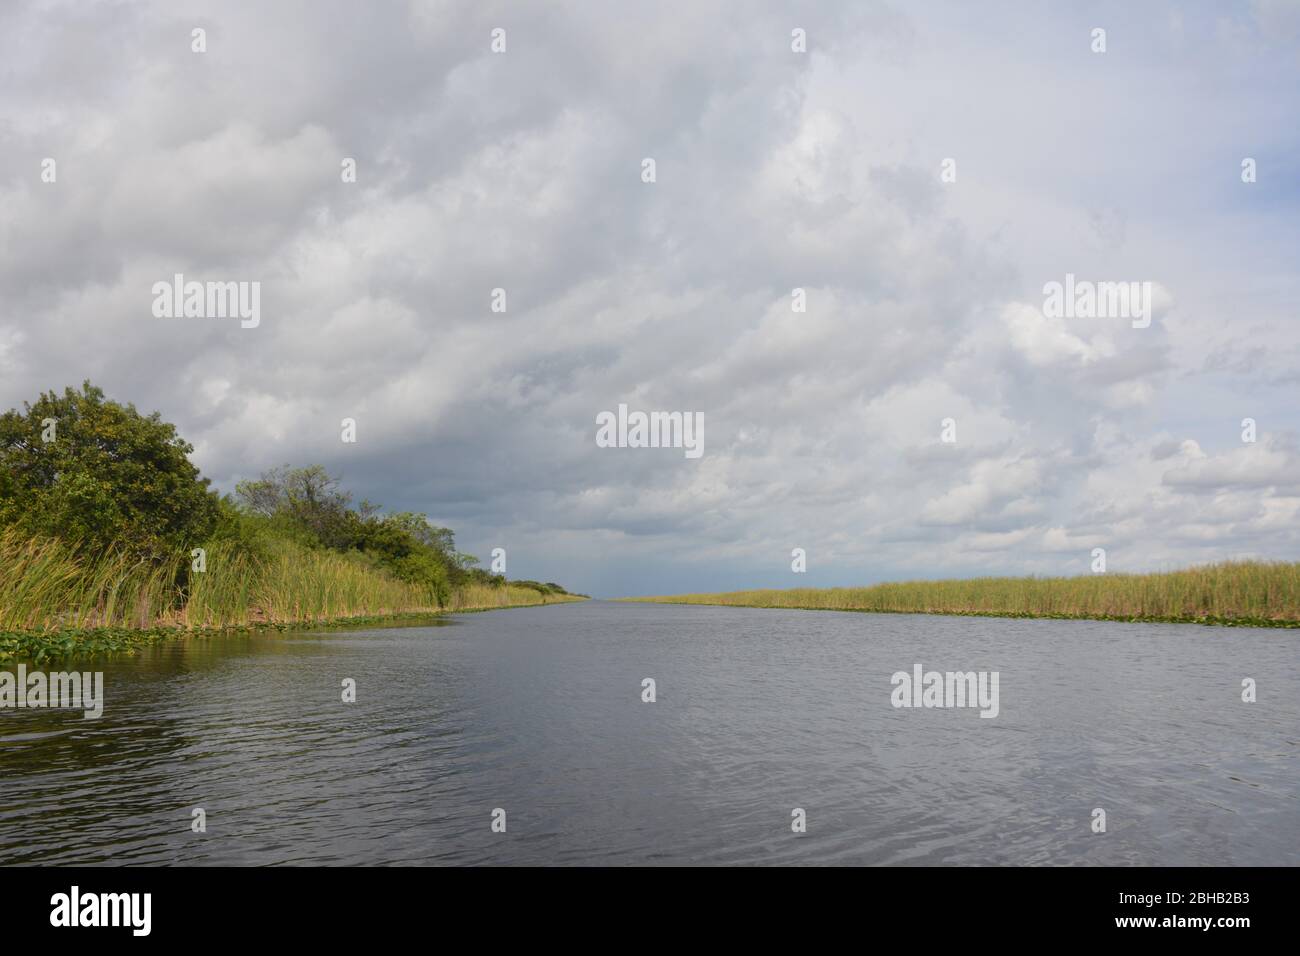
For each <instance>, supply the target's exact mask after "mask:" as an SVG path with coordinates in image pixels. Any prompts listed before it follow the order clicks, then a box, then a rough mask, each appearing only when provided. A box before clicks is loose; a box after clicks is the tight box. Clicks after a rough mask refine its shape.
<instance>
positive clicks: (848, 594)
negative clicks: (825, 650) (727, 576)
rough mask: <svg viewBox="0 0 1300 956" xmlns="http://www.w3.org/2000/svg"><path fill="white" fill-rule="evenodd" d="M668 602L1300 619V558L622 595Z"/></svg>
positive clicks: (1231, 620)
mask: <svg viewBox="0 0 1300 956" xmlns="http://www.w3.org/2000/svg"><path fill="white" fill-rule="evenodd" d="M622 600H626V601H649V602H656V603H666V604H720V605H729V606H735V607H766V608H803V609H810V610H834V611H876V612H892V613H914V614H971V615H986V616H993V617H1055V618H1094V619H1105V620H1125V621H1192V622H1200V623H1209V624H1240V625H1255V626H1282V627H1297V626H1300V563H1295V562H1268V561H1231V562H1224V563H1220V564H1210V565H1205V566H1202V567H1195V568H1188V569H1186V570H1181V571H1166V572H1158V573H1152V574H1111V573H1107V574H1089V575H1083V576H1080V577H1071V578H1038V577H1028V578H969V579H965V580H952V581H902V582H897V583H891V584H876V585H873V586H871V587H861V588H789V589H786V590H761V591H732V592H728V593H722V594H677V595H669V596H663V597H641V598H623V599H622Z"/></svg>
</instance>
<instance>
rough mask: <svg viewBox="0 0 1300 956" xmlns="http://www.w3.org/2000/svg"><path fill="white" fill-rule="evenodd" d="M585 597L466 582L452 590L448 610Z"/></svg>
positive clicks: (558, 601)
mask: <svg viewBox="0 0 1300 956" xmlns="http://www.w3.org/2000/svg"><path fill="white" fill-rule="evenodd" d="M585 600H586V598H584V597H579V596H577V595H574V594H543V593H542V592H541V591H535V590H533V589H532V588H522V587H518V586H516V585H513V584H508V585H506V586H505V587H492V586H490V585H487V584H467V585H466V586H465V587H463V588H460V589H458V590H456V591H453V592H452V595H451V603H450V604H449V605H448V606H447V610H449V611H487V610H490V609H492V608H496V607H525V606H528V605H533V604H564V603H567V602H570V601H585Z"/></svg>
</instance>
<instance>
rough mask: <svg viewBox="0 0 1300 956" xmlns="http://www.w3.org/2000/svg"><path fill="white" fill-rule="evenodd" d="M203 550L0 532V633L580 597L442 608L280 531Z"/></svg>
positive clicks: (355, 559) (359, 560)
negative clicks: (146, 554)
mask: <svg viewBox="0 0 1300 956" xmlns="http://www.w3.org/2000/svg"><path fill="white" fill-rule="evenodd" d="M205 550H206V552H207V554H206V570H205V571H203V572H202V573H187V572H188V563H189V558H188V557H178V558H176V559H174V560H169V561H162V562H147V561H143V560H141V559H138V558H133V557H131V556H129V555H128V554H126V553H125V552H120V551H107V552H103V553H98V554H94V553H89V552H87V551H86V550H84V549H80V548H77V547H76V546H73V545H69V544H66V543H64V542H61V541H58V540H54V539H44V540H41V539H33V538H30V537H27V536H25V535H22V534H19V533H17V532H15V531H14V530H13V529H3V530H0V631H45V632H52V631H67V630H83V629H90V628H110V627H117V628H151V627H160V626H161V627H167V626H174V627H179V628H213V627H230V626H241V625H250V624H281V623H283V624H289V623H304V622H308V623H311V622H325V621H337V620H343V619H346V618H352V617H373V616H381V615H387V614H403V613H411V612H423V611H428V612H436V611H439V610H477V609H482V608H492V607H509V606H512V605H520V604H547V603H554V602H556V601H560V600H577V599H576V598H570V597H568V596H567V595H544V594H541V593H540V592H538V591H536V590H533V589H532V588H524V587H516V586H513V585H510V586H505V587H491V586H487V585H474V584H471V585H468V586H466V587H464V588H462V589H460V590H457V591H453V593H452V597H451V602H450V606H449V607H448V608H440V607H439V603H438V596H437V594H436V593H434V591H433V590H432V589H431V588H427V587H423V586H420V585H415V584H410V583H407V582H405V581H400V580H398V579H397V578H395V577H393V576H392V575H390V574H388V573H387V572H385V571H383V570H381V569H379V568H377V567H375V566H374V565H372V564H371V563H369V562H368V561H367V560H366V559H365V558H364V557H362V556H361V555H357V554H340V553H338V552H333V551H321V550H313V549H309V548H305V547H302V546H300V545H297V544H294V543H293V542H290V541H285V540H280V539H271V540H269V541H267V542H265V543H264V544H263V545H262V546H261V548H260V550H259V553H254V552H252V551H249V550H247V549H246V548H244V547H241V546H239V545H237V544H235V543H233V542H216V543H212V544H210V545H208V546H207V548H206V549H205ZM178 582H185V583H182V584H178Z"/></svg>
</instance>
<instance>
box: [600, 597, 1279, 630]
mask: <svg viewBox="0 0 1300 956" xmlns="http://www.w3.org/2000/svg"><path fill="white" fill-rule="evenodd" d="M608 600H612V601H618V602H623V603H627V604H673V605H677V606H679V607H736V608H750V609H753V610H757V611H829V612H833V613H840V614H928V615H935V616H938V617H1001V618H1007V619H1009V620H1017V621H1019V620H1043V621H1110V622H1112V623H1117V624H1201V625H1204V626H1206V627H1255V628H1261V629H1272V630H1279V629H1280V630H1294V629H1297V628H1300V620H1293V619H1288V618H1255V617H1245V616H1242V617H1215V616H1213V615H1204V616H1201V617H1193V616H1185V617H1172V616H1171V617H1157V616H1153V615H1121V614H1082V613H1080V614H1070V613H1062V612H1050V613H1049V612H1043V613H1039V612H1035V611H973V610H941V609H914V608H874V607H816V606H814V605H811V604H742V603H739V602H735V601H704V600H690V601H687V600H679V599H676V598H674V597H662V598H660V597H628V598H609V599H608Z"/></svg>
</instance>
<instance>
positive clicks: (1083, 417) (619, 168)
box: [0, 0, 1300, 596]
mask: <svg viewBox="0 0 1300 956" xmlns="http://www.w3.org/2000/svg"><path fill="white" fill-rule="evenodd" d="M196 29H198V30H202V31H203V33H202V34H201V38H202V40H201V42H200V41H199V40H198V39H197V38H196V36H195V34H194V31H195V30H196ZM1098 29H1101V30H1104V31H1105V34H1104V46H1105V49H1104V51H1100V50H1098V49H1097V47H1098V45H1099V41H1098V35H1097V34H1096V33H1095V31H1096V30H1098ZM496 30H501V31H504V34H496V38H497V39H496V41H495V45H496V46H497V47H498V48H499V47H500V46H501V45H502V41H504V50H500V51H499V52H498V51H495V50H494V49H493V46H494V31H496ZM795 31H803V32H802V36H803V37H805V38H806V40H805V42H804V45H805V47H806V49H805V50H803V51H799V50H796V49H794V48H795V47H797V46H800V43H799V41H798V38H797V36H796V34H795ZM196 45H199V46H202V47H203V50H202V52H199V51H197V50H196V48H195V47H196ZM0 77H2V80H0V253H2V254H0V408H10V407H21V405H22V403H23V402H24V401H30V400H34V399H35V398H36V397H37V395H38V394H40V393H41V392H43V391H46V390H50V389H56V390H59V391H62V389H63V388H64V387H66V386H69V385H78V384H80V383H81V382H82V381H83V380H86V379H89V380H91V381H92V382H94V383H95V384H96V385H99V386H100V387H102V388H103V389H104V390H105V391H106V392H107V393H108V395H109V396H110V397H112V398H115V399H117V400H119V401H122V402H132V403H134V404H135V405H136V406H137V408H139V409H140V410H141V411H144V412H152V411H159V412H160V413H161V414H162V416H163V418H164V419H166V420H168V421H171V422H173V423H175V424H176V426H177V427H178V429H179V431H180V433H181V435H182V436H184V437H185V438H186V439H187V440H188V441H190V442H191V443H192V444H193V445H194V449H195V450H194V454H193V456H192V457H193V459H194V461H195V463H196V464H197V465H198V466H199V467H200V469H201V470H202V472H203V474H204V475H206V476H207V477H209V478H211V479H212V481H213V484H214V486H215V487H217V488H218V489H220V490H222V491H231V490H233V488H234V486H235V483H236V482H237V481H239V480H241V479H243V478H247V477H251V476H255V475H257V474H258V473H260V472H261V471H263V470H265V469H267V468H270V467H273V466H276V465H280V464H284V463H292V464H307V463H312V462H319V463H322V464H324V465H326V466H327V467H328V468H329V469H330V470H331V471H332V472H333V473H335V474H337V475H338V476H339V477H340V478H341V479H342V481H343V484H344V485H345V486H346V487H347V488H349V489H351V490H352V491H353V492H354V494H355V495H356V497H357V498H358V499H360V498H367V499H370V500H372V501H375V502H379V503H380V504H382V505H383V506H385V508H387V509H390V510H415V511H421V512H424V513H426V514H427V515H429V517H430V518H431V520H433V521H434V522H435V523H437V524H440V525H446V526H449V527H451V528H453V529H454V530H455V531H456V532H457V542H458V544H459V545H460V547H461V548H462V549H463V550H466V551H468V552H470V553H473V554H476V555H479V556H480V557H482V558H484V559H485V563H486V559H487V558H488V556H489V554H490V553H491V551H492V549H493V548H497V547H500V548H504V549H505V551H506V555H507V573H508V574H509V576H511V577H518V578H536V579H541V580H549V581H558V582H560V583H562V584H564V585H566V586H567V587H569V588H571V589H574V590H579V591H582V592H585V593H589V594H593V595H597V596H618V595H639V594H663V593H678V592H686V591H714V590H726V589H738V588H749V587H793V586H831V585H851V584H867V583H872V582H876V581H884V580H900V579H914V578H935V577H961V576H974V575H990V574H1036V575H1057V574H1084V573H1091V569H1092V566H1093V563H1094V556H1093V552H1094V549H1096V548H1103V549H1104V550H1105V554H1106V567H1107V572H1108V573H1113V572H1117V571H1145V570H1158V569H1164V568H1174V567H1184V566H1188V565H1193V564H1197V563H1202V562H1207V561H1217V560H1224V559H1237V558H1245V557H1260V558H1271V559H1288V560H1296V559H1297V558H1298V557H1300V422H1298V420H1297V397H1298V396H1300V324H1298V322H1297V310H1298V306H1297V303H1298V302H1300V123H1297V121H1296V119H1297V116H1300V2H1297V0H1257V2H1238V3H1208V2H1207V3H1196V2H1189V3H1171V2H1170V3H1166V2H1159V0H1152V2H1148V3H1142V4H1133V3H1124V2H1120V3H1104V2H1098V3H1089V4H1070V5H1065V4H1040V3H1032V2H1028V0H1024V2H1020V3H996V2H995V3H981V4H978V5H975V4H969V3H961V2H953V3H938V2H908V3H903V2H897V3H873V2H864V0H816V2H785V3H779V2H764V0H756V2H747V3H744V4H735V3H733V4H722V3H713V2H704V0H692V2H689V3H683V2H678V0H665V2H659V3H654V4H632V3H609V2H598V0H591V2H547V3H535V2H531V0H528V2H525V0H515V2H492V0H465V2H460V0H438V2H409V3H405V2H374V3H366V4H359V3H356V2H332V0H323V2H322V0H313V2H276V3H267V2H229V0H223V2H220V3H217V2H210V3H203V2H188V0H158V2H148V0H145V2H131V3H105V2H99V3H93V2H92V3H53V2H39V3H37V2H23V0H17V2H15V0H3V2H0ZM50 159H52V160H54V164H53V177H51V176H50V175H49V169H50V166H49V164H47V163H46V160H50ZM647 159H652V160H653V161H654V169H653V173H654V175H653V181H646V180H647V172H646V169H647V166H646V164H645V160H647ZM1247 159H1250V160H1253V161H1254V162H1253V168H1254V177H1253V178H1254V181H1253V182H1247V181H1243V180H1244V178H1247V177H1245V176H1244V173H1243V162H1244V161H1245V160H1247ZM346 160H353V161H354V162H355V170H356V175H355V181H354V182H353V181H345V180H346V179H347V176H346V175H345V171H344V166H345V161H346ZM51 178H52V179H53V181H50V179H51ZM177 273H180V274H182V275H184V276H185V278H186V279H187V280H196V281H200V282H208V281H212V282H218V281H219V282H227V281H232V282H248V283H252V282H257V283H259V288H260V317H259V321H258V324H257V325H256V326H255V327H249V328H245V327H243V325H244V323H241V321H240V320H239V319H238V318H231V317H220V316H190V317H185V316H183V315H182V316H178V317H169V316H165V315H164V316H162V317H160V316H158V315H156V314H155V309H154V305H155V292H154V286H155V283H157V282H159V281H165V282H170V281H171V280H172V277H173V276H174V275H175V274H177ZM1067 275H1072V276H1075V277H1076V278H1077V279H1079V280H1083V281H1092V282H1137V283H1149V285H1148V286H1146V288H1147V289H1149V290H1150V297H1151V298H1150V301H1151V310H1150V322H1149V325H1147V326H1146V327H1135V326H1136V325H1137V323H1134V322H1133V321H1130V318H1128V317H1125V316H1116V315H1094V316H1090V317H1081V316H1076V315H1071V316H1068V317H1066V316H1059V315H1054V314H1050V313H1051V310H1050V309H1048V308H1046V307H1045V285H1046V284H1048V283H1051V282H1061V283H1064V282H1065V281H1066V276H1067ZM497 289H501V290H504V302H505V311H499V310H497V311H494V309H493V305H494V302H495V303H496V304H498V305H499V304H500V298H499V297H498V298H496V299H494V290H497ZM796 289H799V290H802V296H801V298H802V304H803V311H797V310H796V296H795V294H794V290H796ZM620 404H625V405H627V406H628V407H629V409H630V410H633V411H636V410H641V411H645V412H651V411H663V412H681V413H683V414H685V415H699V416H702V420H703V423H704V432H703V453H702V454H701V455H700V456H699V457H698V458H691V457H687V456H686V455H685V454H684V453H683V450H682V449H681V448H638V447H601V445H600V444H598V442H597V417H598V416H599V415H600V414H601V413H602V412H614V411H616V410H617V409H618V406H619V405H620ZM1246 418H1250V419H1253V420H1254V422H1255V423H1256V424H1255V429H1256V434H1255V436H1254V437H1255V440H1254V441H1245V440H1243V432H1244V429H1243V420H1244V419H1246ZM344 419H352V420H353V421H354V422H355V438H356V440H355V441H344V440H343V429H342V422H343V420H344ZM949 419H950V420H951V425H950V426H948V427H946V429H945V425H944V422H945V420H949ZM945 431H946V434H945ZM945 437H948V438H953V439H955V440H952V441H945V440H944V439H945ZM796 548H799V549H803V552H804V554H805V560H806V571H803V572H798V571H795V570H794V569H793V567H792V565H793V564H794V561H793V552H794V549H796Z"/></svg>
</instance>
